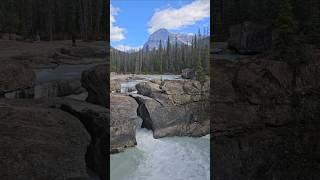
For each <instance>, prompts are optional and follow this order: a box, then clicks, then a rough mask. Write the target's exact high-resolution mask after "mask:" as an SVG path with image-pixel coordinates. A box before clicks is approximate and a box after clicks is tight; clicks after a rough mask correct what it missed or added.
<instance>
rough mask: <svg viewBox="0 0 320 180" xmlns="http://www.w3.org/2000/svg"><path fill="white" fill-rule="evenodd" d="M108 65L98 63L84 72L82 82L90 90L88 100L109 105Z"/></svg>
mask: <svg viewBox="0 0 320 180" xmlns="http://www.w3.org/2000/svg"><path fill="white" fill-rule="evenodd" d="M107 72H108V65H107V64H103V65H97V66H95V67H93V68H91V69H89V70H87V71H84V72H83V73H82V77H81V83H82V86H83V87H84V88H86V89H87V91H88V98H87V101H88V102H90V103H93V104H97V105H102V106H105V107H109V106H110V105H109V91H110V90H109V74H108V73H107Z"/></svg>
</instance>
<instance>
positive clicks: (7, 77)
mask: <svg viewBox="0 0 320 180" xmlns="http://www.w3.org/2000/svg"><path fill="white" fill-rule="evenodd" d="M34 79H35V74H34V72H33V71H32V69H31V68H30V67H29V66H27V65H23V64H19V63H1V66H0V94H4V93H7V92H11V91H16V90H19V89H26V88H31V87H32V86H33V83H34Z"/></svg>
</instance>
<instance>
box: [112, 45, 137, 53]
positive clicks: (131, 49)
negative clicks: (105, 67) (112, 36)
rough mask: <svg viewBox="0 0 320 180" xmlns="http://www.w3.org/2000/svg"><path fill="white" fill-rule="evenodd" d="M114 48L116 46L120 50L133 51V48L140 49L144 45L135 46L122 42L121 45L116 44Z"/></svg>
mask: <svg viewBox="0 0 320 180" xmlns="http://www.w3.org/2000/svg"><path fill="white" fill-rule="evenodd" d="M114 48H116V49H118V50H120V51H133V50H139V49H140V48H142V46H137V47H134V46H129V45H123V44H120V45H117V46H115V47H114Z"/></svg>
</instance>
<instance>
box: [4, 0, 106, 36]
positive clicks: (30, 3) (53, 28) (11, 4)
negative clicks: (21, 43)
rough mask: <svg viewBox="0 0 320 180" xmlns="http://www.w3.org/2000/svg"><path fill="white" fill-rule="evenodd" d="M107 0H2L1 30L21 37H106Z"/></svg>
mask: <svg viewBox="0 0 320 180" xmlns="http://www.w3.org/2000/svg"><path fill="white" fill-rule="evenodd" d="M108 7H109V5H108V3H107V0H1V2H0V33H16V34H18V35H21V36H22V38H24V39H27V38H30V39H32V38H34V37H35V36H36V35H37V34H39V36H40V37H41V39H45V40H58V39H60V40H61V39H70V38H71V36H72V35H74V36H77V37H78V38H81V39H84V40H90V39H92V40H96V39H106V38H107V31H108V22H109V18H108V14H107V12H108V9H107V8H108Z"/></svg>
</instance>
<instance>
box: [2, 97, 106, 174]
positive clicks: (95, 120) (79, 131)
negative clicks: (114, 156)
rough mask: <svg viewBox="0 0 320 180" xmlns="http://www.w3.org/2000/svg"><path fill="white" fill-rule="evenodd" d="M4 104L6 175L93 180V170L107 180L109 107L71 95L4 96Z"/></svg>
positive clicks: (3, 165)
mask: <svg viewBox="0 0 320 180" xmlns="http://www.w3.org/2000/svg"><path fill="white" fill-rule="evenodd" d="M0 107H1V108H0V116H1V121H0V124H1V125H2V126H3V127H6V129H3V130H1V133H2V134H1V135H2V137H4V138H3V139H5V142H2V144H3V143H5V145H6V147H5V149H8V151H1V152H0V153H5V154H1V155H0V156H1V159H2V158H6V159H5V160H4V161H1V163H3V164H1V163H0V165H1V166H0V168H4V169H1V170H0V172H1V173H4V174H0V177H1V179H6V178H9V179H11V178H10V177H14V179H17V177H16V175H17V174H18V175H21V178H20V179H25V178H28V179H32V178H36V179H69V178H70V179H72V178H76V179H77V178H78V179H88V171H92V172H94V173H95V174H97V175H98V176H99V177H100V179H103V180H104V179H107V177H108V176H107V174H106V171H105V169H106V168H107V167H108V166H107V164H108V163H107V155H108V150H107V146H108V143H107V136H108V134H109V128H108V126H107V123H108V121H109V110H108V109H106V108H104V107H101V106H97V105H93V104H89V103H86V102H84V101H77V100H72V99H66V98H65V99H62V98H44V99H37V100H25V99H23V100H22V99H19V100H8V99H3V100H2V101H0ZM8 127H11V129H10V128H8ZM17 128H18V129H19V128H21V130H17ZM11 140H12V141H11ZM9 142H10V143H9ZM17 154H18V155H20V156H19V157H20V159H17V158H16V156H17ZM39 155H41V156H39ZM103 159H105V160H103ZM17 164H19V166H16V165H17ZM21 164H22V166H21ZM8 169H9V170H10V171H8ZM21 172H23V173H21ZM18 179H19V178H18Z"/></svg>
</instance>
